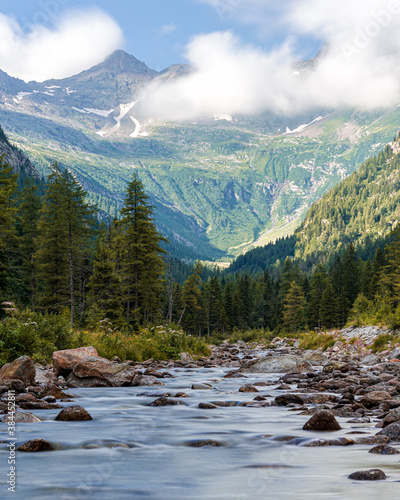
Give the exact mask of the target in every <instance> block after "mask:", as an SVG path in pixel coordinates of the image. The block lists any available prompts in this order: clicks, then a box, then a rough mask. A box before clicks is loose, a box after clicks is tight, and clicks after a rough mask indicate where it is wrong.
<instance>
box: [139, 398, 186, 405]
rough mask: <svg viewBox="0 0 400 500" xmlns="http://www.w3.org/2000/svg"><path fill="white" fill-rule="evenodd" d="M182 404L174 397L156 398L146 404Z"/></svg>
mask: <svg viewBox="0 0 400 500" xmlns="http://www.w3.org/2000/svg"><path fill="white" fill-rule="evenodd" d="M180 404H182V403H181V402H180V401H175V399H170V398H164V397H161V398H158V399H155V400H154V401H152V402H151V403H149V404H148V405H147V406H175V405H180Z"/></svg>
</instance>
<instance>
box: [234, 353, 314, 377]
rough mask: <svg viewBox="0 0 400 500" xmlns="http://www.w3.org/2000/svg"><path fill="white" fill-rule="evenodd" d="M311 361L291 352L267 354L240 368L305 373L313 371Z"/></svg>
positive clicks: (262, 371) (251, 370)
mask: <svg viewBox="0 0 400 500" xmlns="http://www.w3.org/2000/svg"><path fill="white" fill-rule="evenodd" d="M311 369H312V367H311V365H310V363H309V362H308V361H307V360H305V359H303V358H302V357H300V356H293V355H291V354H287V355H283V356H267V357H265V358H263V359H259V360H257V361H255V362H254V361H251V362H250V363H247V364H245V365H244V366H242V368H241V369H240V371H241V372H245V373H258V372H261V373H303V372H308V371H311Z"/></svg>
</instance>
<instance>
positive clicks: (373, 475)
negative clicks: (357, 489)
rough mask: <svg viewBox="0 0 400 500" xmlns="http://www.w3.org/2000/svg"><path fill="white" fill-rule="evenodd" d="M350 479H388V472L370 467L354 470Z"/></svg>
mask: <svg viewBox="0 0 400 500" xmlns="http://www.w3.org/2000/svg"><path fill="white" fill-rule="evenodd" d="M349 479H354V480H355V481H380V480H382V479H386V474H385V473H384V472H383V470H380V469H370V470H363V471H358V472H353V474H350V476H349Z"/></svg>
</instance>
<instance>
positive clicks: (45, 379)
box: [0, 328, 400, 500]
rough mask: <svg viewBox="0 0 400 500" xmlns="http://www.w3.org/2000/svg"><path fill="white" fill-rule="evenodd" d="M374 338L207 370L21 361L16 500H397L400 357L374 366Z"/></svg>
mask: <svg viewBox="0 0 400 500" xmlns="http://www.w3.org/2000/svg"><path fill="white" fill-rule="evenodd" d="M380 333H381V332H379V330H378V329H371V328H369V329H365V328H364V329H359V330H358V331H357V330H356V329H349V330H346V331H343V332H340V338H341V339H342V340H339V341H338V342H337V343H336V344H335V345H334V346H333V347H332V348H330V349H328V350H327V351H326V352H324V353H322V352H321V351H318V350H316V351H303V350H301V349H299V347H298V343H296V342H293V341H292V340H290V339H280V338H276V339H274V341H273V343H272V346H269V348H268V349H266V348H265V347H264V346H262V345H258V344H255V343H253V344H245V343H243V342H238V343H237V344H234V345H230V344H227V343H225V344H222V345H221V346H219V347H214V348H213V350H212V355H211V356H210V357H208V358H201V359H199V360H193V359H192V358H191V357H190V355H188V354H187V353H182V355H181V359H180V360H179V361H170V362H157V361H154V360H148V361H146V362H144V363H135V362H125V363H122V362H121V361H120V360H118V359H114V360H113V361H109V360H105V359H103V358H100V357H99V356H98V355H97V352H96V351H95V350H94V349H93V348H81V349H76V350H70V351H59V352H58V353H54V356H53V365H52V366H47V367H45V366H41V365H37V364H36V365H35V364H34V363H33V361H32V360H31V359H30V358H28V357H22V358H19V359H18V360H16V361H14V362H13V363H11V364H9V365H5V366H3V367H2V368H1V369H0V393H1V395H2V398H1V402H0V409H1V411H2V413H3V416H2V417H1V423H0V437H1V439H2V444H1V445H0V461H1V462H2V466H1V469H4V470H5V467H6V464H7V439H8V438H7V420H8V419H9V415H8V414H7V411H8V398H9V391H14V392H15V402H16V404H17V407H18V411H17V413H16V417H17V418H16V420H17V424H16V428H17V437H18V439H17V444H18V449H19V452H17V458H18V464H19V476H18V478H19V479H18V481H17V485H18V486H19V488H18V490H17V496H14V498H32V499H36V498H57V499H58V498H60V499H63V498H65V499H72V498H96V499H103V498H104V499H105V498H110V494H111V493H110V492H113V491H114V489H115V488H116V490H117V493H115V494H113V495H112V496H114V497H115V498H118V499H120V498H121V499H125V498H132V497H137V498H152V499H153V498H154V499H158V498H159V499H163V500H165V499H169V498H171V499H172V498H175V499H181V498H182V499H188V498H190V499H191V498H194V499H196V498H199V499H200V498H205V499H208V498H209V499H214V498H215V499H216V498H227V499H235V500H236V499H237V500H244V499H246V500H247V499H248V500H250V499H257V498H264V497H265V496H267V497H268V498H282V499H283V498H285V499H286V498H311V497H313V498H341V499H343V498H363V499H366V498H367V499H368V498H371V499H375V498H377V497H378V496H379V497H381V498H389V496H385V495H391V496H390V497H392V496H394V495H395V494H396V491H397V489H398V487H397V485H396V483H397V482H398V481H399V480H400V471H399V469H400V464H399V457H398V453H399V449H400V448H399V443H400V349H399V348H398V346H397V347H396V346H393V349H391V350H390V351H387V352H383V353H380V354H377V355H375V354H372V352H371V349H370V344H371V342H373V339H374V336H375V337H376V336H377V335H379V334H380ZM39 452H46V453H39ZM51 457H53V458H51ZM110 460H111V462H110ZM110 463H111V466H110ZM43 465H45V470H44V469H43ZM41 467H42V473H41V475H40V474H39V472H40V468H41ZM96 471H97V472H96ZM85 474H86V476H85ZM88 474H89V475H90V474H92V475H93V474H94V476H93V477H95V478H97V479H93V478H92V479H90V480H87V479H86V477H87V475H88ZM68 477H74V478H75V479H74V480H73V481H72V483H71V481H69V482H68ZM99 478H100V479H99ZM96 481H97V483H96ZM99 482H100V484H98V483H99ZM117 483H118V484H117ZM118 485H119V486H118ZM0 488H6V479H5V476H3V477H2V478H1V481H0ZM366 488H367V489H366ZM28 492H29V495H28V496H27V494H28Z"/></svg>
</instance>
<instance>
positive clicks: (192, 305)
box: [179, 262, 203, 334]
mask: <svg viewBox="0 0 400 500" xmlns="http://www.w3.org/2000/svg"><path fill="white" fill-rule="evenodd" d="M202 272H203V266H202V265H201V264H200V262H197V263H196V265H195V267H194V269H193V272H192V274H191V275H190V276H189V278H188V279H187V280H186V281H185V283H184V284H183V287H182V302H183V310H182V313H181V317H180V320H179V324H180V323H182V325H183V328H184V329H185V331H186V332H188V333H191V334H196V333H197V334H199V333H201V332H200V328H199V325H200V312H201V292H200V284H201V275H202Z"/></svg>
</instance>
